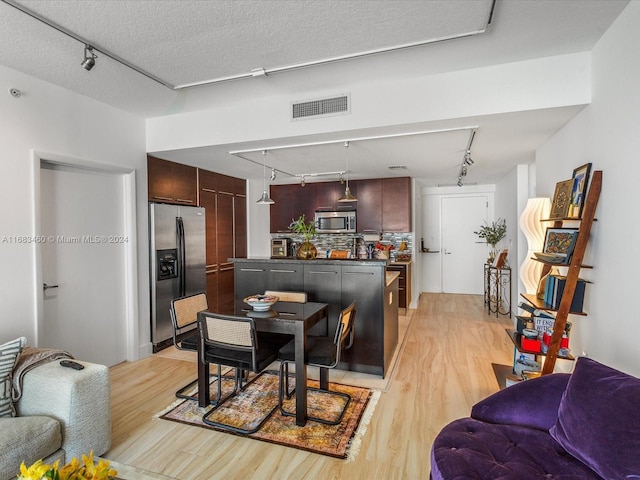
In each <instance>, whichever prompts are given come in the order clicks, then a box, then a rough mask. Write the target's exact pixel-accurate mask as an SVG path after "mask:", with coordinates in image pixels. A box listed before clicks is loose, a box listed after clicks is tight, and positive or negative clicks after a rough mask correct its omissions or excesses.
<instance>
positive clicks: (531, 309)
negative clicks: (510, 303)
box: [518, 302, 556, 319]
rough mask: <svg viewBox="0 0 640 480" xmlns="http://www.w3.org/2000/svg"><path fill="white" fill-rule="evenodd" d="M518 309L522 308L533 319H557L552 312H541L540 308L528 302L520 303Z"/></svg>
mask: <svg viewBox="0 0 640 480" xmlns="http://www.w3.org/2000/svg"><path fill="white" fill-rule="evenodd" d="M518 307H520V308H521V309H522V310H524V311H525V312H527V313H529V314H531V316H532V317H542V318H552V319H555V318H556V317H555V315H553V314H552V313H551V312H547V311H545V310H540V309H539V308H536V307H534V306H533V305H531V304H530V303H527V302H520V304H519V305H518Z"/></svg>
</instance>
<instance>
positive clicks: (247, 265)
mask: <svg viewBox="0 0 640 480" xmlns="http://www.w3.org/2000/svg"><path fill="white" fill-rule="evenodd" d="M235 287H236V288H235V290H236V298H246V297H248V296H250V295H255V294H256V293H263V292H264V291H265V290H269V272H268V264H266V263H251V262H242V263H240V262H236V263H235Z"/></svg>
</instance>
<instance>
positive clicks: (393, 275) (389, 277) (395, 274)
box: [386, 272, 400, 287]
mask: <svg viewBox="0 0 640 480" xmlns="http://www.w3.org/2000/svg"><path fill="white" fill-rule="evenodd" d="M399 276H400V273H398V272H387V278H386V281H387V287H388V286H389V285H391V284H392V283H393V281H394V280H395V279H396V278H398V277H399Z"/></svg>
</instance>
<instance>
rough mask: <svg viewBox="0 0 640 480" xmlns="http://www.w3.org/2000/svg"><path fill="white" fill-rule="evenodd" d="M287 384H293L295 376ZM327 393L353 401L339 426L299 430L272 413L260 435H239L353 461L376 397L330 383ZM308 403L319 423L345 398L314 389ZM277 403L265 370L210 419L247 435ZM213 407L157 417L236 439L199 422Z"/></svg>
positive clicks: (273, 375) (188, 407) (290, 405)
mask: <svg viewBox="0 0 640 480" xmlns="http://www.w3.org/2000/svg"><path fill="white" fill-rule="evenodd" d="M308 384H309V386H311V387H317V386H318V382H317V381H314V380H309V382H308ZM291 385H292V386H293V385H295V380H294V379H293V377H292V378H291ZM217 388H218V387H217V384H216V380H214V381H212V382H211V385H210V389H211V395H212V398H215V395H216V392H217ZM222 388H223V395H224V394H225V392H230V391H232V389H233V380H230V379H229V380H227V379H223V382H222ZM329 389H330V390H335V391H340V392H345V393H348V394H349V395H351V402H350V404H349V406H348V407H347V411H346V413H345V415H344V418H343V419H342V422H341V423H340V424H338V425H335V426H331V425H325V424H322V423H318V422H314V421H308V422H307V424H306V425H305V426H303V427H299V426H297V425H296V423H295V418H294V417H288V416H283V415H281V414H280V411H279V410H278V409H276V412H275V413H274V414H273V415H272V416H271V418H269V420H267V422H266V423H265V424H264V425H263V426H262V428H261V429H260V430H258V431H257V432H256V433H252V434H249V435H242V436H246V437H249V438H253V439H256V440H262V441H265V442H270V443H276V444H279V445H285V446H288V447H293V448H298V449H301V450H306V451H309V452H313V453H318V454H321V455H328V456H331V457H336V458H343V459H346V460H347V461H353V460H354V459H355V457H356V455H357V454H358V451H359V449H360V442H361V441H362V437H363V436H364V434H365V432H366V428H367V424H368V423H369V420H370V418H371V415H372V414H373V411H374V409H375V405H376V403H377V401H378V398H379V397H380V392H379V391H376V390H371V389H368V388H363V387H354V386H350V385H341V384H339V383H330V384H329ZM307 402H308V413H309V415H311V416H316V417H320V418H337V415H336V413H335V412H337V411H339V410H340V409H341V408H342V407H343V405H344V399H343V398H341V397H339V396H337V395H331V394H327V393H322V392H315V391H313V390H310V391H309V392H308V400H307ZM277 404H278V373H277V372H273V371H268V372H265V373H263V374H261V375H259V376H258V377H256V378H255V379H252V381H251V383H250V385H249V386H248V387H247V388H246V389H245V390H243V391H242V392H241V393H240V394H238V395H236V396H234V397H232V398H231V399H229V400H228V401H227V402H225V403H224V404H223V405H222V406H221V407H219V408H218V409H217V410H216V412H215V413H214V414H213V415H212V416H211V417H209V418H210V419H211V420H214V421H216V422H220V423H226V424H230V425H233V426H235V427H239V428H242V429H247V430H249V429H250V428H251V427H252V426H253V425H255V424H256V422H259V421H260V419H261V418H263V417H264V415H265V414H266V413H267V412H269V411H270V410H271V409H272V408H273V407H274V406H276V405H277ZM284 406H285V409H286V410H287V411H292V412H293V411H295V398H291V399H289V400H286V401H285V405H284ZM211 408H212V407H204V408H201V407H199V406H198V402H197V401H196V400H178V401H176V402H174V403H173V404H172V405H171V406H170V407H168V408H167V409H166V410H165V411H164V412H161V413H160V414H159V415H158V416H159V417H160V418H162V419H165V420H171V421H174V422H180V423H185V424H188V425H194V426H198V427H202V428H207V429H211V430H219V431H223V432H225V433H229V434H232V435H237V434H235V433H232V432H229V431H227V430H220V429H217V428H215V427H212V426H210V425H206V424H204V423H203V422H202V416H203V415H204V414H205V413H206V412H208V411H209V410H210V409H211Z"/></svg>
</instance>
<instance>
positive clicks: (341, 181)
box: [338, 172, 344, 185]
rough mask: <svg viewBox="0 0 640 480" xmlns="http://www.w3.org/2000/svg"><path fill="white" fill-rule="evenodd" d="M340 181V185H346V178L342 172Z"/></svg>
mask: <svg viewBox="0 0 640 480" xmlns="http://www.w3.org/2000/svg"><path fill="white" fill-rule="evenodd" d="M338 181H339V182H340V185H344V176H343V175H342V172H340V178H339V179H338Z"/></svg>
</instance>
